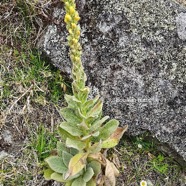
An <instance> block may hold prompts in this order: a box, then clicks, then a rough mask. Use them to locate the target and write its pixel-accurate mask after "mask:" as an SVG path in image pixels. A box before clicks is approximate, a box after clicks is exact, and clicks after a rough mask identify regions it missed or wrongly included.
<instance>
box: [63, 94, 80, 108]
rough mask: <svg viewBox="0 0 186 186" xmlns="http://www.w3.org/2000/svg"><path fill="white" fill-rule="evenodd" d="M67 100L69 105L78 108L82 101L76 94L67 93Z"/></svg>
mask: <svg viewBox="0 0 186 186" xmlns="http://www.w3.org/2000/svg"><path fill="white" fill-rule="evenodd" d="M65 100H66V102H67V103H68V107H69V108H72V109H76V108H77V107H78V106H79V104H80V103H81V101H79V100H78V99H77V98H76V97H75V96H71V95H68V94H65Z"/></svg>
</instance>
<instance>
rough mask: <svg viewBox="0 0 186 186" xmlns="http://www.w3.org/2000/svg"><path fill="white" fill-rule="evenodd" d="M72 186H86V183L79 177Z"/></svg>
mask: <svg viewBox="0 0 186 186" xmlns="http://www.w3.org/2000/svg"><path fill="white" fill-rule="evenodd" d="M71 186H86V182H85V181H84V180H83V178H82V177H79V178H77V179H75V180H74V181H73V182H72V185H71Z"/></svg>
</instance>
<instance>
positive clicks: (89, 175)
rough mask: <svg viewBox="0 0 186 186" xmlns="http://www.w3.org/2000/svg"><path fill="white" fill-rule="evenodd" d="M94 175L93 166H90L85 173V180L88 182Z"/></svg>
mask: <svg viewBox="0 0 186 186" xmlns="http://www.w3.org/2000/svg"><path fill="white" fill-rule="evenodd" d="M93 175H94V171H93V169H92V167H88V168H87V170H86V172H85V174H84V175H83V180H84V181H85V182H88V181H90V179H91V178H92V177H93Z"/></svg>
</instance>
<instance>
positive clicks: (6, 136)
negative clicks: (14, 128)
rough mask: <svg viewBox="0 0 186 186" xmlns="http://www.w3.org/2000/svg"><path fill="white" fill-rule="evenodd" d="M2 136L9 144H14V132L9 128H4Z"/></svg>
mask: <svg viewBox="0 0 186 186" xmlns="http://www.w3.org/2000/svg"><path fill="white" fill-rule="evenodd" d="M2 137H3V140H4V142H5V143H7V144H12V143H13V141H12V134H11V132H10V131H9V130H4V131H3V133H2Z"/></svg>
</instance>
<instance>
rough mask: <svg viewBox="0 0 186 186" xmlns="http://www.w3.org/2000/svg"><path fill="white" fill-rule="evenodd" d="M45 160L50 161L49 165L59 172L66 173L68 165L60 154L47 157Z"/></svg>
mask: <svg viewBox="0 0 186 186" xmlns="http://www.w3.org/2000/svg"><path fill="white" fill-rule="evenodd" d="M45 161H46V162H47V163H48V165H49V167H50V168H51V169H52V170H53V171H55V172H58V173H62V174H63V173H65V172H66V171H67V167H66V166H65V164H64V163H63V159H62V158H61V157H58V156H50V157H48V158H46V159H45Z"/></svg>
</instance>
